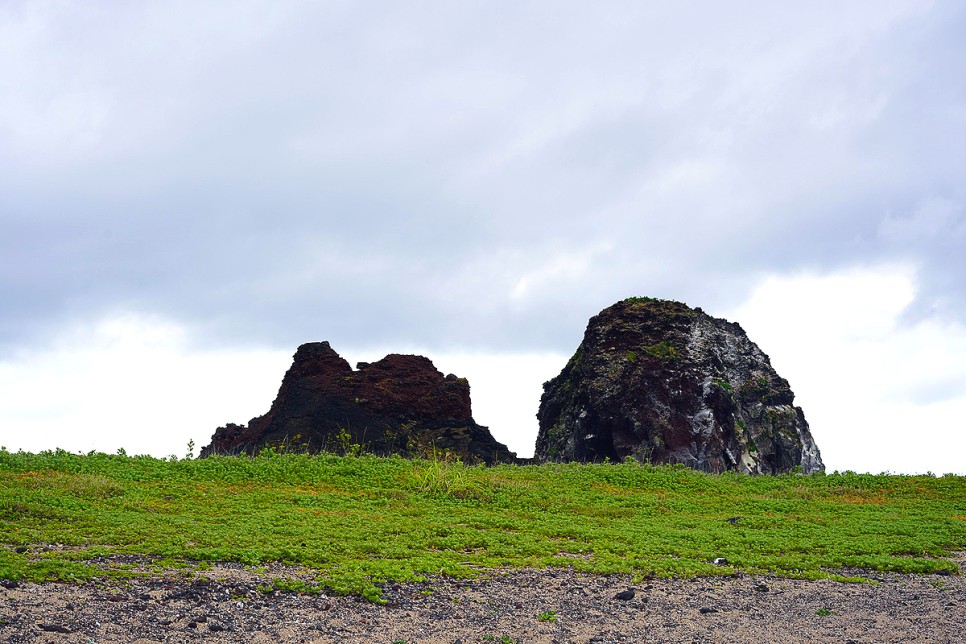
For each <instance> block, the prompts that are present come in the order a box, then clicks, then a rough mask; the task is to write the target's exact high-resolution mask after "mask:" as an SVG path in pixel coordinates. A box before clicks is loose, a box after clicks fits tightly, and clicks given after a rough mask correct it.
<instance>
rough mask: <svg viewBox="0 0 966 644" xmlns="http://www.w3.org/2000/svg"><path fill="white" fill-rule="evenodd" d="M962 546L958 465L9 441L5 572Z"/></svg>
mask: <svg viewBox="0 0 966 644" xmlns="http://www.w3.org/2000/svg"><path fill="white" fill-rule="evenodd" d="M963 549H966V477H962V476H951V475H947V476H942V477H934V476H897V475H885V474H882V475H870V474H854V473H849V472H846V473H833V474H828V475H812V476H802V475H796V474H790V475H785V476H777V477H765V476H760V477H750V476H744V475H739V474H724V475H710V474H704V473H700V472H694V471H691V470H689V469H686V468H683V467H673V466H659V467H652V466H642V465H639V464H636V463H621V464H588V465H579V464H548V465H540V466H511V465H506V466H498V467H481V466H467V465H464V464H462V463H459V462H452V461H447V460H415V461H414V460H407V459H403V458H399V457H393V458H377V457H373V456H335V455H328V454H322V455H306V454H279V453H274V452H265V453H263V454H262V455H260V456H258V457H254V458H247V457H214V458H207V459H201V460H194V459H187V458H186V459H182V460H177V459H174V458H171V459H167V460H164V459H155V458H150V457H144V456H133V457H132V456H126V455H122V454H117V455H107V454H100V453H91V454H87V455H79V454H72V453H68V452H65V451H61V450H58V451H53V452H43V453H40V454H29V453H24V452H17V453H11V452H8V451H6V450H0V578H6V579H25V580H35V581H41V580H58V581H72V580H85V579H91V578H96V577H103V576H105V575H110V576H122V577H123V576H125V575H134V574H139V573H138V571H137V570H136V569H135V568H134V566H133V564H131V565H127V564H118V563H116V561H118V560H120V561H123V560H124V559H123V558H118V557H117V555H139V556H144V557H148V558H150V560H151V561H154V562H155V565H157V566H160V567H174V566H188V567H197V566H202V567H203V566H205V565H207V564H209V563H211V562H218V561H224V562H239V563H243V564H248V565H252V566H257V565H260V564H263V563H266V562H283V563H287V564H295V565H300V566H304V567H306V568H308V569H310V570H312V571H315V573H317V578H316V581H315V582H314V583H307V582H305V581H294V580H287V579H280V580H276V582H275V584H274V587H275V588H279V589H287V590H295V591H298V592H320V591H323V590H324V591H325V592H337V593H358V594H361V595H364V596H366V597H368V598H369V599H372V600H374V601H379V598H380V593H381V591H380V585H381V584H382V583H384V582H386V581H389V580H393V581H400V582H404V581H419V580H424V579H425V578H426V576H427V575H436V574H444V575H451V576H454V577H471V576H475V575H478V574H480V573H481V571H485V570H487V569H496V568H502V567H547V566H559V567H572V568H575V569H577V570H580V571H585V572H591V573H630V574H632V575H634V576H635V577H636V578H638V579H640V578H643V577H646V576H650V575H656V576H663V577H672V576H677V577H690V576H696V575H728V574H734V573H735V572H737V571H743V572H746V573H755V572H770V573H776V574H779V575H783V576H788V577H806V578H818V577H833V578H838V579H844V577H843V574H844V573H843V570H844V569H847V568H851V569H855V568H858V569H864V570H879V571H896V572H905V573H936V572H941V571H948V572H957V568H956V565H955V564H954V563H953V562H951V561H949V560H948V559H946V555H947V553H948V552H949V551H951V550H963ZM108 556H113V557H108ZM715 559H719V560H721V559H723V560H725V562H726V563H724V564H722V563H721V562H720V561H719V564H718V565H716V564H715V563H713V562H714V560H715ZM104 562H115V563H109V564H107V563H104ZM849 574H854V573H849Z"/></svg>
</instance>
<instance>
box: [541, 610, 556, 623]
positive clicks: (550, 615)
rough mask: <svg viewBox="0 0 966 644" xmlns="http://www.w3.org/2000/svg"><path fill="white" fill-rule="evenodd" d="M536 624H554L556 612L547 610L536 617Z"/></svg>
mask: <svg viewBox="0 0 966 644" xmlns="http://www.w3.org/2000/svg"><path fill="white" fill-rule="evenodd" d="M537 621H538V622H555V621H557V611H555V610H548V611H544V612H542V613H540V614H539V615H537Z"/></svg>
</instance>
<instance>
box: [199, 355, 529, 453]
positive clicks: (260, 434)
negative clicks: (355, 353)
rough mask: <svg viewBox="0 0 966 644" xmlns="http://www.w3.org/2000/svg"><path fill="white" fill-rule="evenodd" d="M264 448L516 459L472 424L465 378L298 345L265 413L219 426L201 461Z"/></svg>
mask: <svg viewBox="0 0 966 644" xmlns="http://www.w3.org/2000/svg"><path fill="white" fill-rule="evenodd" d="M266 447H276V448H283V449H286V450H297V451H307V452H319V451H332V452H337V453H347V452H356V451H365V452H371V453H374V454H382V455H388V454H402V455H404V456H431V455H433V453H434V450H435V452H436V453H444V452H449V453H451V454H453V455H456V456H459V457H460V458H462V459H463V460H464V461H465V462H470V463H476V462H484V463H495V462H513V461H515V455H514V454H513V453H512V452H510V451H509V450H508V449H507V447H506V445H503V444H502V443H499V442H497V441H496V439H494V438H493V436H492V435H491V434H490V431H489V430H488V429H487V428H486V427H483V426H481V425H478V424H477V423H476V422H475V421H474V420H473V417H472V413H471V410H470V385H469V383H468V382H467V381H466V379H465V378H457V377H456V376H454V375H448V376H446V377H443V374H442V373H440V372H439V371H438V370H437V369H436V368H435V367H434V366H433V363H432V362H431V361H430V360H429V359H427V358H424V357H422V356H413V355H399V354H390V355H388V356H386V357H385V358H383V359H382V360H379V361H378V362H373V363H367V362H360V363H359V364H358V369H357V370H353V369H352V367H350V366H349V363H348V362H346V360H345V359H344V358H342V357H340V356H339V354H338V353H336V352H335V351H334V350H333V349H332V347H330V346H329V343H328V342H313V343H310V344H303V345H302V346H300V347H299V348H298V350H297V351H296V352H295V356H294V360H293V363H292V366H291V367H290V368H289V370H288V372H287V373H286V374H285V377H284V378H283V379H282V385H281V387H280V388H279V391H278V396H277V397H276V398H275V402H273V403H272V407H271V409H270V410H269V411H268V413H267V414H265V415H264V416H259V417H257V418H253V419H251V420H250V421H249V422H248V425H247V426H244V425H235V424H229V425H226V426H224V427H219V428H218V429H217V430H216V431H215V434H214V436H212V439H211V444H210V445H208V446H207V447H205V448H204V449H202V451H201V456H203V457H204V456H209V455H211V454H242V453H244V454H255V453H258V452H259V451H260V450H262V449H263V448H266Z"/></svg>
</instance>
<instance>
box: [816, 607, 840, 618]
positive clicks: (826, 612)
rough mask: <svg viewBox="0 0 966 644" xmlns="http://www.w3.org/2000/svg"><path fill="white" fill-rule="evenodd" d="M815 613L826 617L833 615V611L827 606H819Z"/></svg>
mask: <svg viewBox="0 0 966 644" xmlns="http://www.w3.org/2000/svg"><path fill="white" fill-rule="evenodd" d="M815 614H816V615H818V616H819V617H828V616H829V615H835V611H834V610H829V609H827V608H819V609H818V610H817V611H815Z"/></svg>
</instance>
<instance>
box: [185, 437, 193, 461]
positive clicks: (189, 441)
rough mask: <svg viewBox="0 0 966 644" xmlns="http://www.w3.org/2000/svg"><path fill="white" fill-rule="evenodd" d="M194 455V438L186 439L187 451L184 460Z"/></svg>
mask: <svg viewBox="0 0 966 644" xmlns="http://www.w3.org/2000/svg"><path fill="white" fill-rule="evenodd" d="M194 457H195V439H193V438H192V439H189V440H188V453H187V454H185V456H184V460H186V461H190V460H191V459H193V458H194Z"/></svg>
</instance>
